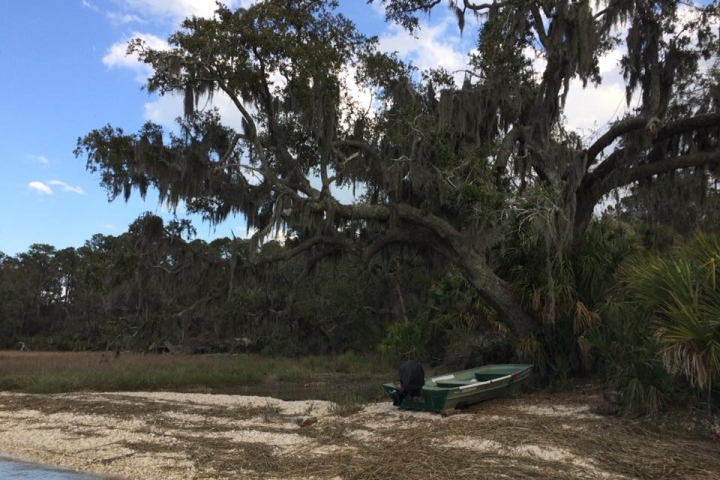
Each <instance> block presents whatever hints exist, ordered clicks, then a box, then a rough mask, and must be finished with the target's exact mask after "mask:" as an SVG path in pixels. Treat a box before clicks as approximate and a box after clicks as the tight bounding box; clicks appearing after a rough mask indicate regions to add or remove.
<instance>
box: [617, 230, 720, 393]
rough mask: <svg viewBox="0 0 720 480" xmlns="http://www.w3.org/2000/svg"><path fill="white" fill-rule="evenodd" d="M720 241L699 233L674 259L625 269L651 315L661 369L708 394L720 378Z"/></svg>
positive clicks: (653, 259) (638, 262) (645, 260)
mask: <svg viewBox="0 0 720 480" xmlns="http://www.w3.org/2000/svg"><path fill="white" fill-rule="evenodd" d="M719 258H720V241H718V238H717V236H714V235H704V234H701V233H698V234H697V235H696V237H695V238H694V239H693V240H691V241H690V242H689V243H688V244H687V245H685V246H683V247H681V248H680V249H679V250H678V252H677V253H676V255H675V258H667V257H661V256H647V257H638V258H636V259H635V260H634V261H632V262H631V263H630V264H629V265H628V266H627V268H626V269H625V273H624V279H625V281H626V282H627V285H628V287H629V289H630V292H631V295H632V298H635V299H637V301H639V302H640V304H641V305H642V306H643V307H644V308H646V309H648V310H649V311H651V312H652V315H653V318H654V331H655V337H656V338H657V341H658V343H659V344H660V347H661V350H662V358H663V363H664V365H665V367H666V368H667V369H668V370H669V371H670V372H673V373H680V374H682V375H684V376H686V377H687V378H688V379H689V380H690V381H691V382H692V383H693V384H695V385H697V386H698V387H699V388H701V389H703V390H709V389H710V388H712V385H713V384H714V383H715V382H717V381H718V380H719V379H720V320H719V319H720V285H718V283H717V275H718V266H719V265H720V264H719V263H718V259H719Z"/></svg>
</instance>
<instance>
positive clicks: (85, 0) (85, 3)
mask: <svg viewBox="0 0 720 480" xmlns="http://www.w3.org/2000/svg"><path fill="white" fill-rule="evenodd" d="M82 6H83V7H85V8H89V9H90V10H92V11H94V12H97V11H98V10H99V9H98V7H97V6H95V5H93V4H92V3H90V2H88V1H87V0H82Z"/></svg>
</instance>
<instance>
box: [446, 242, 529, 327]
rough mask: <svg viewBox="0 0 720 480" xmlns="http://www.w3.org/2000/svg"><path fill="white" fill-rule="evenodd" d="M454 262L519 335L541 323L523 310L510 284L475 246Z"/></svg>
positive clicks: (501, 318)
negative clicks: (476, 250) (499, 275)
mask: <svg viewBox="0 0 720 480" xmlns="http://www.w3.org/2000/svg"><path fill="white" fill-rule="evenodd" d="M455 263H456V265H457V267H458V268H459V269H460V271H461V272H462V274H463V276H464V277H465V279H466V280H467V281H468V282H470V284H471V285H472V286H473V287H475V289H476V290H477V291H478V293H479V294H480V296H481V297H482V298H483V300H485V301H486V302H487V303H488V304H489V305H490V306H491V307H493V308H494V309H495V311H497V312H498V315H500V320H501V321H502V322H503V323H504V324H505V325H507V326H508V328H509V329H510V331H511V332H512V333H513V335H515V337H516V338H524V337H526V336H528V335H529V334H530V333H532V332H533V331H535V330H536V329H537V328H538V327H539V326H540V323H539V322H538V321H537V320H536V319H535V318H533V317H532V316H531V315H529V314H528V313H527V312H525V310H523V308H522V306H521V304H520V299H519V298H517V295H516V294H515V293H514V292H513V291H512V288H511V287H510V284H509V283H507V282H506V281H504V280H503V279H501V278H500V277H498V276H497V275H496V274H495V272H493V271H492V269H491V268H490V267H489V266H488V265H487V263H485V259H483V258H482V256H480V255H479V254H477V253H476V252H475V251H474V250H473V249H471V248H468V249H467V251H466V252H464V253H463V255H460V256H458V257H457V258H456V259H455Z"/></svg>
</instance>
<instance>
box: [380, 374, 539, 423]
mask: <svg viewBox="0 0 720 480" xmlns="http://www.w3.org/2000/svg"><path fill="white" fill-rule="evenodd" d="M531 371H532V365H526V364H504V365H486V366H484V367H477V368H472V369H469V370H463V371H460V372H454V373H450V374H447V375H439V376H436V377H431V378H428V379H425V386H424V387H423V389H422V396H420V397H411V396H407V397H405V399H404V400H403V402H402V404H400V405H399V406H400V408H406V409H411V410H425V411H432V412H449V411H452V410H454V409H457V408H463V407H467V406H468V405H472V404H475V403H479V402H483V401H485V400H490V399H493V398H497V397H501V396H505V395H509V394H511V393H513V392H515V391H517V389H518V388H519V387H520V386H521V385H522V384H523V383H524V382H525V381H526V380H527V379H528V378H529V377H530V373H531ZM383 388H384V389H385V391H386V392H387V393H388V394H390V393H392V392H393V391H394V390H396V389H397V388H398V385H396V384H393V383H386V384H385V385H383Z"/></svg>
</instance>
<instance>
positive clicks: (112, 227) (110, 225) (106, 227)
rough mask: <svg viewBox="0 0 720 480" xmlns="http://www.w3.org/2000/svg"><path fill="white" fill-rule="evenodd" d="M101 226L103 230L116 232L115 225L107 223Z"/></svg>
mask: <svg viewBox="0 0 720 480" xmlns="http://www.w3.org/2000/svg"><path fill="white" fill-rule="evenodd" d="M100 226H101V227H102V228H104V229H105V230H115V225H113V224H112V223H105V224H103V225H100Z"/></svg>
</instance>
